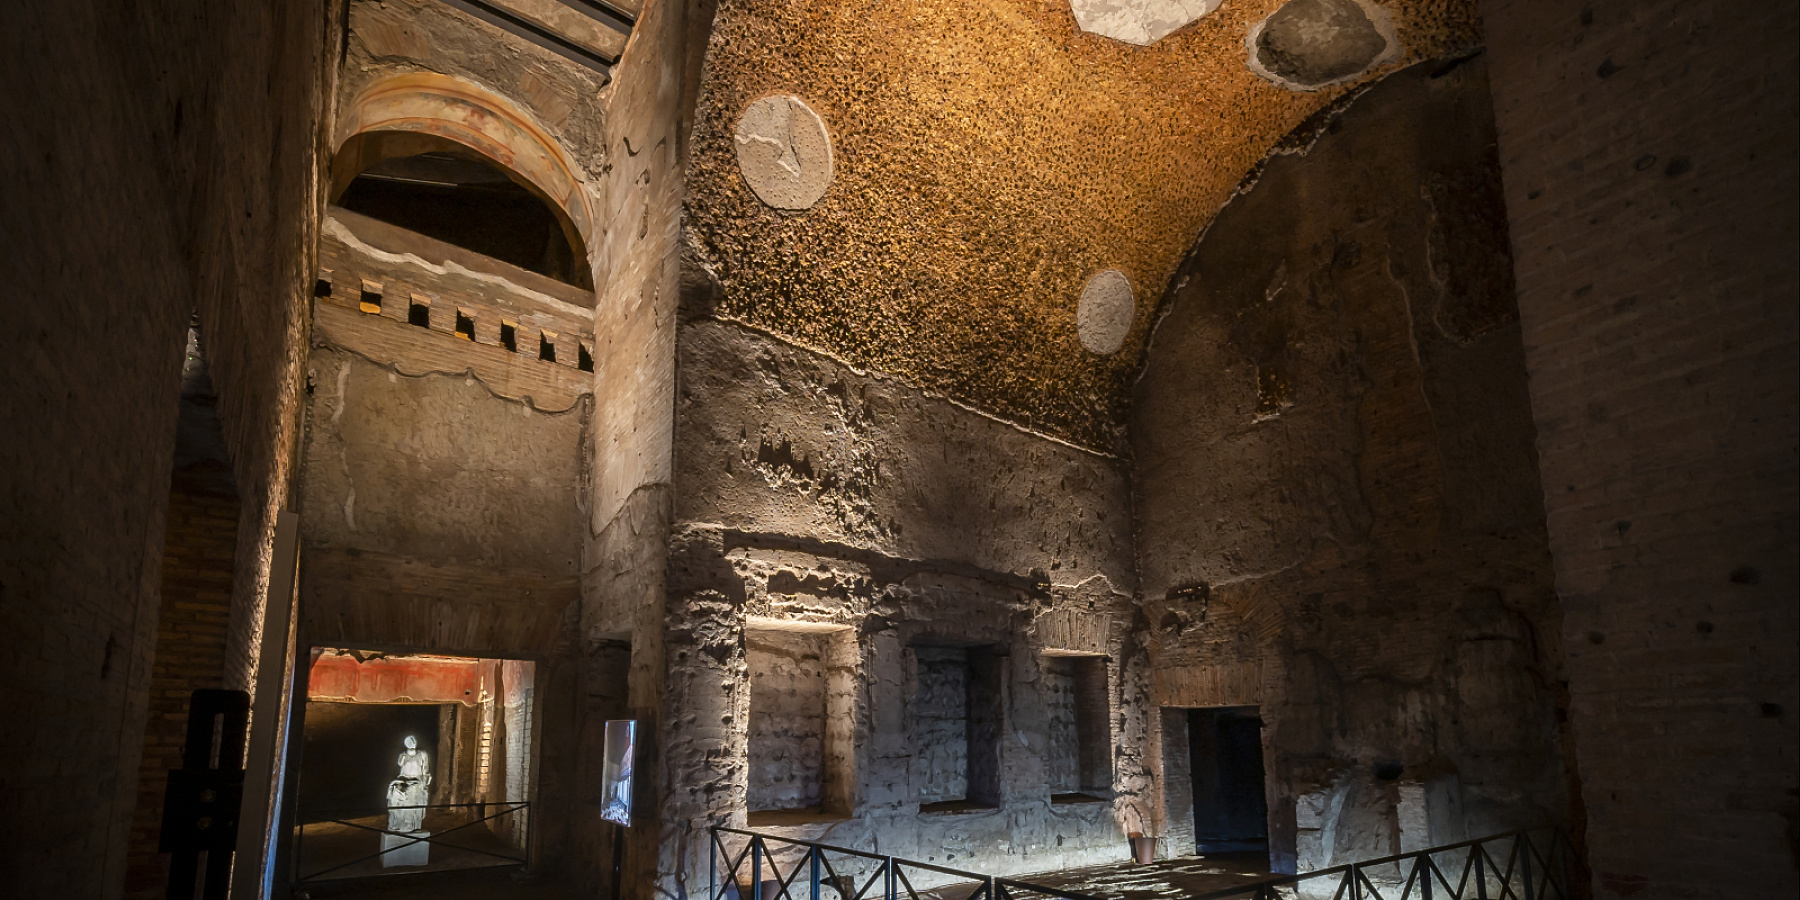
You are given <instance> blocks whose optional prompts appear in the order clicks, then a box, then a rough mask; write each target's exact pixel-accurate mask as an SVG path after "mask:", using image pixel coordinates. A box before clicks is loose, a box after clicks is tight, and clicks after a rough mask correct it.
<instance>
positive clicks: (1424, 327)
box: [1133, 59, 1569, 870]
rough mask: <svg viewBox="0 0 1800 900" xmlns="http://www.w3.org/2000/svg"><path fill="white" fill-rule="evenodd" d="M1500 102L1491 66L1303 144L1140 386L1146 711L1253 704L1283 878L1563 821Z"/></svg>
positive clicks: (1182, 309) (1350, 116)
mask: <svg viewBox="0 0 1800 900" xmlns="http://www.w3.org/2000/svg"><path fill="white" fill-rule="evenodd" d="M1488 102H1489V101H1488V85H1487V79H1486V70H1485V67H1484V66H1483V64H1482V63H1481V62H1480V61H1479V60H1478V59H1477V60H1474V61H1470V62H1466V63H1464V64H1463V65H1461V66H1459V67H1457V68H1455V69H1452V70H1450V71H1447V72H1445V71H1441V69H1440V67H1434V66H1432V65H1420V66H1416V67H1413V68H1410V69H1406V70H1403V71H1401V72H1400V73H1397V74H1394V75H1391V76H1389V77H1388V78H1387V79H1385V80H1384V81H1382V82H1380V83H1379V84H1378V85H1376V86H1375V87H1373V88H1371V89H1370V90H1369V91H1368V92H1367V93H1365V94H1363V95H1361V96H1360V97H1358V98H1357V99H1356V100H1355V101H1354V102H1353V103H1352V104H1351V105H1349V106H1348V108H1347V109H1345V110H1343V111H1342V112H1341V115H1340V116H1338V117H1336V118H1326V119H1324V120H1322V121H1318V122H1315V123H1314V127H1312V128H1309V129H1308V130H1307V132H1304V133H1302V134H1300V135H1297V136H1296V138H1295V139H1294V140H1292V141H1290V142H1289V143H1288V145H1287V146H1289V147H1291V148H1293V149H1292V151H1291V152H1289V153H1287V154H1284V155H1278V156H1275V157H1273V158H1271V159H1270V161H1269V162H1268V164H1267V166H1266V167H1265V168H1264V169H1263V171H1262V172H1261V174H1260V177H1259V179H1258V180H1257V182H1256V184H1255V186H1254V187H1253V188H1251V189H1250V190H1249V191H1248V192H1247V193H1245V194H1244V195H1242V196H1240V197H1239V198H1238V199H1237V200H1236V201H1234V202H1233V204H1232V205H1231V206H1230V207H1228V208H1227V209H1226V210H1225V211H1224V212H1223V213H1221V214H1220V216H1219V218H1218V220H1217V221H1215V223H1214V224H1213V226H1212V227H1211V229H1210V230H1209V231H1208V232H1207V234H1206V236H1205V238H1204V239H1203V240H1202V241H1201V242H1200V243H1199V244H1198V246H1197V247H1196V248H1195V251H1194V254H1193V256H1192V257H1191V258H1190V261H1189V262H1188V264H1187V265H1186V266H1185V267H1184V269H1183V271H1182V273H1181V275H1180V276H1178V278H1177V280H1176V285H1177V288H1176V290H1175V292H1174V293H1173V295H1172V296H1171V298H1170V299H1169V300H1168V301H1167V303H1168V311H1167V314H1166V316H1165V317H1164V318H1163V319H1162V321H1161V324H1160V325H1159V327H1158V329H1157V333H1156V335H1155V337H1154V340H1153V343H1152V345H1151V350H1150V352H1149V356H1148V360H1147V363H1146V369H1145V374H1144V377H1143V379H1142V380H1141V381H1140V382H1139V384H1138V392H1137V407H1136V410H1135V419H1134V446H1135V450H1136V452H1135V462H1136V478H1135V483H1134V487H1133V491H1134V497H1135V505H1136V509H1137V528H1138V531H1137V547H1138V559H1139V567H1140V572H1141V577H1142V579H1143V581H1142V588H1141V590H1142V597H1143V604H1144V606H1143V611H1144V615H1145V617H1146V618H1147V620H1148V622H1149V626H1150V635H1149V636H1150V638H1151V642H1152V643H1151V647H1152V656H1153V658H1154V659H1155V661H1156V662H1155V671H1156V678H1157V684H1156V695H1157V702H1158V704H1159V705H1161V706H1163V707H1200V706H1234V705H1256V706H1259V707H1260V711H1261V716H1262V719H1263V721H1264V723H1265V725H1264V730H1263V741H1264V752H1265V759H1266V763H1265V766H1266V769H1267V773H1268V778H1269V789H1268V794H1267V799H1268V806H1269V811H1270V827H1271V833H1270V838H1271V853H1272V857H1273V861H1274V862H1275V864H1276V865H1277V866H1279V867H1282V868H1288V869H1291V868H1293V867H1296V866H1297V867H1298V868H1299V869H1301V870H1306V869H1311V868H1318V867H1323V866H1327V865H1331V864H1333V863H1334V862H1343V861H1346V860H1349V859H1353V858H1367V857H1372V856H1379V855H1383V854H1386V853H1391V852H1397V851H1398V850H1399V849H1400V848H1401V847H1403V846H1410V845H1411V843H1412V842H1414V841H1415V838H1416V839H1417V840H1429V841H1430V842H1431V843H1433V844H1437V843H1445V842H1448V841H1441V840H1438V839H1440V838H1448V839H1450V840H1455V839H1460V838H1459V836H1460V835H1464V834H1467V835H1470V836H1473V835H1478V834H1491V833H1495V832H1499V831H1504V830H1507V829H1510V828H1514V827H1517V826H1519V825H1522V824H1526V823H1532V822H1540V821H1563V820H1566V819H1565V818H1564V817H1565V816H1566V815H1567V811H1568V805H1567V804H1568V797H1569V786H1568V783H1567V781H1566V780H1565V774H1564V773H1565V770H1564V764H1563V754H1562V747H1563V741H1564V739H1565V738H1566V735H1565V734H1564V733H1563V732H1562V731H1561V730H1560V729H1559V727H1558V721H1559V716H1560V715H1561V714H1562V707H1561V706H1560V704H1561V702H1562V701H1561V700H1559V696H1558V691H1557V680H1558V679H1559V678H1560V677H1561V670H1560V665H1561V655H1560V654H1561V651H1560V648H1559V642H1558V640H1557V635H1558V633H1559V625H1560V618H1559V611H1558V609H1557V606H1556V602H1555V595H1554V593H1553V590H1552V582H1551V575H1550V557H1549V553H1548V550H1547V547H1546V545H1545V534H1544V519H1543V508H1542V505H1541V498H1540V495H1539V493H1538V490H1537V488H1536V482H1537V478H1536V467H1535V461H1534V459H1533V452H1532V444H1531V436H1532V433H1533V429H1532V425H1531V421H1530V407H1529V403H1528V402H1527V395H1526V387H1525V376H1524V365H1523V360H1524V350H1523V347H1522V346H1521V343H1520V338H1519V331H1518V325H1517V313H1516V311H1515V309H1514V306H1513V293H1512V280H1511V260H1510V258H1509V256H1508V253H1507V244H1506V240H1505V231H1504V228H1503V222H1504V216H1505V208H1504V205H1503V204H1502V203H1501V199H1500V193H1499V169H1498V160H1497V159H1496V158H1495V156H1494V154H1493V149H1492V134H1493V132H1492V130H1491V127H1492V126H1491V125H1490V124H1489V123H1490V121H1491V120H1490V119H1489V115H1490V113H1489V106H1488ZM1352 173H1354V174H1352ZM1271 374H1273V375H1275V376H1279V377H1271ZM1272 393H1273V394H1274V396H1271V394H1272ZM1165 734H1167V731H1166V730H1165ZM1165 759H1167V756H1166V755H1165ZM1185 802H1186V798H1183V797H1176V798H1174V800H1173V801H1171V802H1170V804H1169V808H1170V810H1171V816H1172V815H1173V812H1174V811H1175V810H1178V809H1180V808H1181V806H1182V804H1184V803H1185Z"/></svg>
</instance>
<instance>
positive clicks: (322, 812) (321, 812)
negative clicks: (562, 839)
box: [297, 800, 531, 816]
mask: <svg viewBox="0 0 1800 900" xmlns="http://www.w3.org/2000/svg"><path fill="white" fill-rule="evenodd" d="M530 805H531V801H529V800H490V801H488V802H487V803H430V804H426V805H424V806H346V807H341V808H339V809H302V810H298V811H297V814H299V815H303V816H305V815H310V816H326V815H341V814H343V813H353V812H387V811H388V810H390V809H470V808H473V807H477V806H512V807H517V808H520V809H523V808H525V807H527V806H530Z"/></svg>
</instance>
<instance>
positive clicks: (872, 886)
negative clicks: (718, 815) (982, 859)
mask: <svg viewBox="0 0 1800 900" xmlns="http://www.w3.org/2000/svg"><path fill="white" fill-rule="evenodd" d="M727 834H732V835H740V836H743V837H746V838H748V839H749V840H747V841H745V842H744V846H743V848H742V849H740V850H738V851H737V852H736V853H735V854H734V853H733V852H732V851H731V849H730V848H728V847H726V846H725V841H724V839H723V838H722V837H721V835H727ZM771 843H774V844H781V845H786V846H788V847H794V848H800V852H799V853H798V854H792V855H795V856H796V857H797V858H795V859H793V860H792V861H790V862H789V863H788V864H787V871H785V872H783V871H782V868H781V864H780V863H778V862H777V861H776V859H775V855H774V854H772V853H771V852H770V851H769V844H771ZM832 855H836V856H837V857H838V859H837V860H836V862H834V861H833V860H832ZM721 858H723V859H724V860H725V863H726V865H725V869H724V873H723V874H724V876H725V879H724V884H723V885H721V884H720V880H719V875H720V870H719V860H720V859H721ZM846 864H850V865H846ZM746 866H747V867H748V871H746V870H745V869H746ZM908 870H912V871H915V872H930V873H932V874H934V875H948V876H950V877H951V878H954V879H956V880H957V881H958V882H962V885H961V887H966V888H969V893H968V894H966V895H963V896H962V897H961V898H960V900H1015V898H1024V897H1029V896H1042V897H1058V898H1062V900H1100V898H1098V897H1094V896H1092V895H1090V894H1078V893H1075V892H1073V891H1065V890H1062V889H1060V888H1052V887H1044V886H1042V885H1036V884H1030V883H1028V882H1024V881H1019V880H1016V879H1012V878H998V877H995V876H992V875H982V874H979V873H976V872H965V871H963V870H961V869H952V868H950V867H948V866H938V865H932V864H931V863H923V862H918V861H917V860H910V859H901V858H900V857H897V856H887V855H883V854H880V853H869V852H866V851H863V850H852V849H850V848H848V847H834V846H831V845H830V844H820V843H816V842H814V841H802V840H796V839H794V838H784V837H777V836H775V835H765V834H759V833H757V832H754V831H745V830H744V829H741V828H726V827H724V826H722V825H715V826H713V827H712V847H711V852H709V853H708V854H707V872H708V878H709V879H710V881H711V893H710V894H708V900H827V898H825V897H823V896H822V894H821V891H822V890H831V891H833V892H834V893H836V894H837V898H836V900H900V898H901V897H905V898H907V900H920V897H921V893H920V889H918V888H916V887H914V886H913V883H912V881H913V880H912V879H911V878H909V877H907V874H906V873H907V871H908ZM802 873H804V874H805V877H806V885H807V887H806V888H805V889H799V888H796V886H795V884H796V882H798V881H799V880H800V878H801V875H802ZM740 875H747V876H748V878H741V877H739V876H740ZM971 882H972V883H973V885H972V886H971V885H970V884H969V883H971ZM740 885H742V887H740ZM771 885H772V886H773V887H772V888H771V887H769V886H771ZM859 885H860V886H859ZM877 885H879V887H877ZM957 890H958V892H959V893H960V888H957ZM925 896H926V897H927V900H945V898H946V894H945V892H944V888H942V887H940V888H937V889H936V890H935V891H933V892H931V893H928V894H926V895H925Z"/></svg>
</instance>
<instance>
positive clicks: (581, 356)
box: [575, 344, 594, 372]
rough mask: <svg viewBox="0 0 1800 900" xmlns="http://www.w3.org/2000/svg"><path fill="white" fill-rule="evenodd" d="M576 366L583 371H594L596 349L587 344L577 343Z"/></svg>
mask: <svg viewBox="0 0 1800 900" xmlns="http://www.w3.org/2000/svg"><path fill="white" fill-rule="evenodd" d="M575 354H576V355H575V367H576V368H578V369H580V370H581V371H583V372H592V371H594V351H592V350H589V349H588V345H586V344H577V345H575Z"/></svg>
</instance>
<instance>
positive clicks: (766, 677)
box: [744, 630, 825, 810]
mask: <svg viewBox="0 0 1800 900" xmlns="http://www.w3.org/2000/svg"><path fill="white" fill-rule="evenodd" d="M744 653H745V661H746V662H747V664H748V665H749V669H750V673H749V674H750V724H749V735H748V744H749V755H750V758H749V766H750V784H749V788H748V792H747V796H746V802H747V803H748V804H749V808H750V809H751V810H765V809H801V808H805V807H809V806H810V807H816V806H819V805H820V803H821V799H822V795H823V784H824V776H825V647H824V638H823V637H822V636H820V635H817V634H805V633H799V634H794V633H789V632H783V631H767V630H758V631H752V632H749V633H748V634H747V635H746V637H745V647H744Z"/></svg>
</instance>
